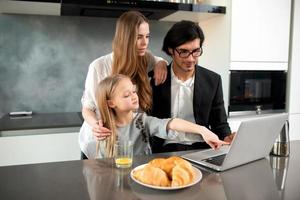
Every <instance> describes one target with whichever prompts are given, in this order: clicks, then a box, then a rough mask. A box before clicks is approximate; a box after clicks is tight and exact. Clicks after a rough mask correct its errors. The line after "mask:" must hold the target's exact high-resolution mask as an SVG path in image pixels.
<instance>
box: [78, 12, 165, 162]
mask: <svg viewBox="0 0 300 200" xmlns="http://www.w3.org/2000/svg"><path fill="white" fill-rule="evenodd" d="M149 34H150V33H149V23H148V20H147V19H146V18H145V16H144V15H142V14H141V13H139V12H137V11H129V12H125V13H123V14H122V15H121V16H120V18H119V19H118V21H117V26H116V32H115V36H114V40H113V45H112V49H113V53H110V54H108V55H105V56H102V57H100V58H98V59H96V60H94V61H93V62H92V63H91V64H90V66H89V71H88V74H87V78H86V82H85V91H84V94H83V97H82V100H81V101H82V115H83V118H84V123H83V125H82V127H81V129H80V133H79V145H80V148H81V151H82V152H83V153H84V154H85V155H86V156H87V157H88V158H94V157H95V154H94V152H95V146H96V145H95V144H96V140H95V139H94V137H95V138H96V139H97V140H101V139H103V137H105V136H106V135H110V132H111V131H110V130H109V129H107V128H105V127H103V125H102V123H101V120H99V110H98V106H97V103H96V98H95V91H96V87H97V85H98V83H99V82H100V81H101V80H103V79H104V78H105V77H107V76H109V75H112V74H124V75H126V76H128V77H130V79H131V80H132V81H133V82H134V84H136V86H137V88H138V92H137V93H138V96H139V98H140V109H141V110H143V111H147V110H149V109H150V107H151V101H152V97H151V95H152V94H151V87H150V83H149V81H148V76H147V72H148V71H150V70H151V69H152V68H153V67H154V65H156V66H155V68H154V71H155V78H156V79H157V80H156V82H157V83H158V84H159V83H161V82H163V81H164V80H165V78H166V62H165V61H164V60H162V59H159V58H155V57H154V56H153V55H151V54H150V53H149V52H147V47H148V43H149V37H150V35H149Z"/></svg>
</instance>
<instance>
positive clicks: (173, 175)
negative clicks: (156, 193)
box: [133, 156, 196, 187]
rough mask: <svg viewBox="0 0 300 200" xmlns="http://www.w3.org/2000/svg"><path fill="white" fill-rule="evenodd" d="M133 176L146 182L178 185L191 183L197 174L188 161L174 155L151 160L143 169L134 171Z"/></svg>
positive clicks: (160, 184)
mask: <svg viewBox="0 0 300 200" xmlns="http://www.w3.org/2000/svg"><path fill="white" fill-rule="evenodd" d="M133 176H134V177H135V178H136V179H137V180H139V181H141V182H143V183H146V184H150V185H155V186H172V187H177V186H183V185H187V184H189V183H191V182H192V181H193V180H194V178H195V176H196V175H195V171H194V169H193V167H192V165H191V164H190V163H189V162H188V161H186V160H184V159H182V158H180V157H178V156H172V157H169V158H167V159H165V158H156V159H153V160H151V161H150V162H149V163H148V164H147V165H146V166H145V167H144V168H143V169H139V170H136V171H134V172H133Z"/></svg>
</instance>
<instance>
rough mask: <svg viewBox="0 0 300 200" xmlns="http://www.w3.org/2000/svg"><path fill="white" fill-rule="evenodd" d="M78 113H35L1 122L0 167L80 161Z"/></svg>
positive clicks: (79, 117)
mask: <svg viewBox="0 0 300 200" xmlns="http://www.w3.org/2000/svg"><path fill="white" fill-rule="evenodd" d="M81 124H82V118H81V113H77V112H71V113H34V114H33V115H29V116H21V117H15V116H14V117H12V116H9V115H5V116H4V117H2V118H1V119H0V166H5V165H21V164H30V163H43V162H58V161H67V160H79V159H80V157H81V151H80V148H79V145H78V133H79V129H80V126H81Z"/></svg>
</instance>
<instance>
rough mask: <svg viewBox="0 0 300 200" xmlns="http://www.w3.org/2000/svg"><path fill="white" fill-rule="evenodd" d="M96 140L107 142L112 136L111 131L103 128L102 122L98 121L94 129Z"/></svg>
mask: <svg viewBox="0 0 300 200" xmlns="http://www.w3.org/2000/svg"><path fill="white" fill-rule="evenodd" d="M92 131H93V135H94V137H95V139H96V140H105V139H106V138H107V137H108V136H110V135H111V131H110V130H109V129H108V128H105V127H104V126H103V123H102V120H99V121H97V122H96V123H95V124H94V125H93V128H92Z"/></svg>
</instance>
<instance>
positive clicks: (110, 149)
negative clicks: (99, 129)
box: [96, 74, 130, 157]
mask: <svg viewBox="0 0 300 200" xmlns="http://www.w3.org/2000/svg"><path fill="white" fill-rule="evenodd" d="M125 78H127V79H129V77H127V76H125V75H122V74H116V75H111V76H108V77H106V78H105V79H103V80H102V81H101V82H100V83H99V84H98V87H97V89H96V101H97V104H98V107H99V110H100V115H101V119H102V123H103V126H104V127H106V128H108V129H110V130H111V136H110V137H108V138H107V139H106V140H105V142H106V143H105V157H113V156H114V144H115V143H116V140H117V132H116V129H117V128H116V124H115V118H116V113H115V111H114V109H112V108H111V107H109V106H108V100H110V99H111V98H112V96H113V95H114V91H115V89H116V87H117V86H118V84H119V82H120V81H121V80H123V79H125ZM129 80H130V79H129ZM99 146H100V145H99V141H98V142H97V147H96V154H97V155H96V157H98V155H99V151H100V149H99Z"/></svg>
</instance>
